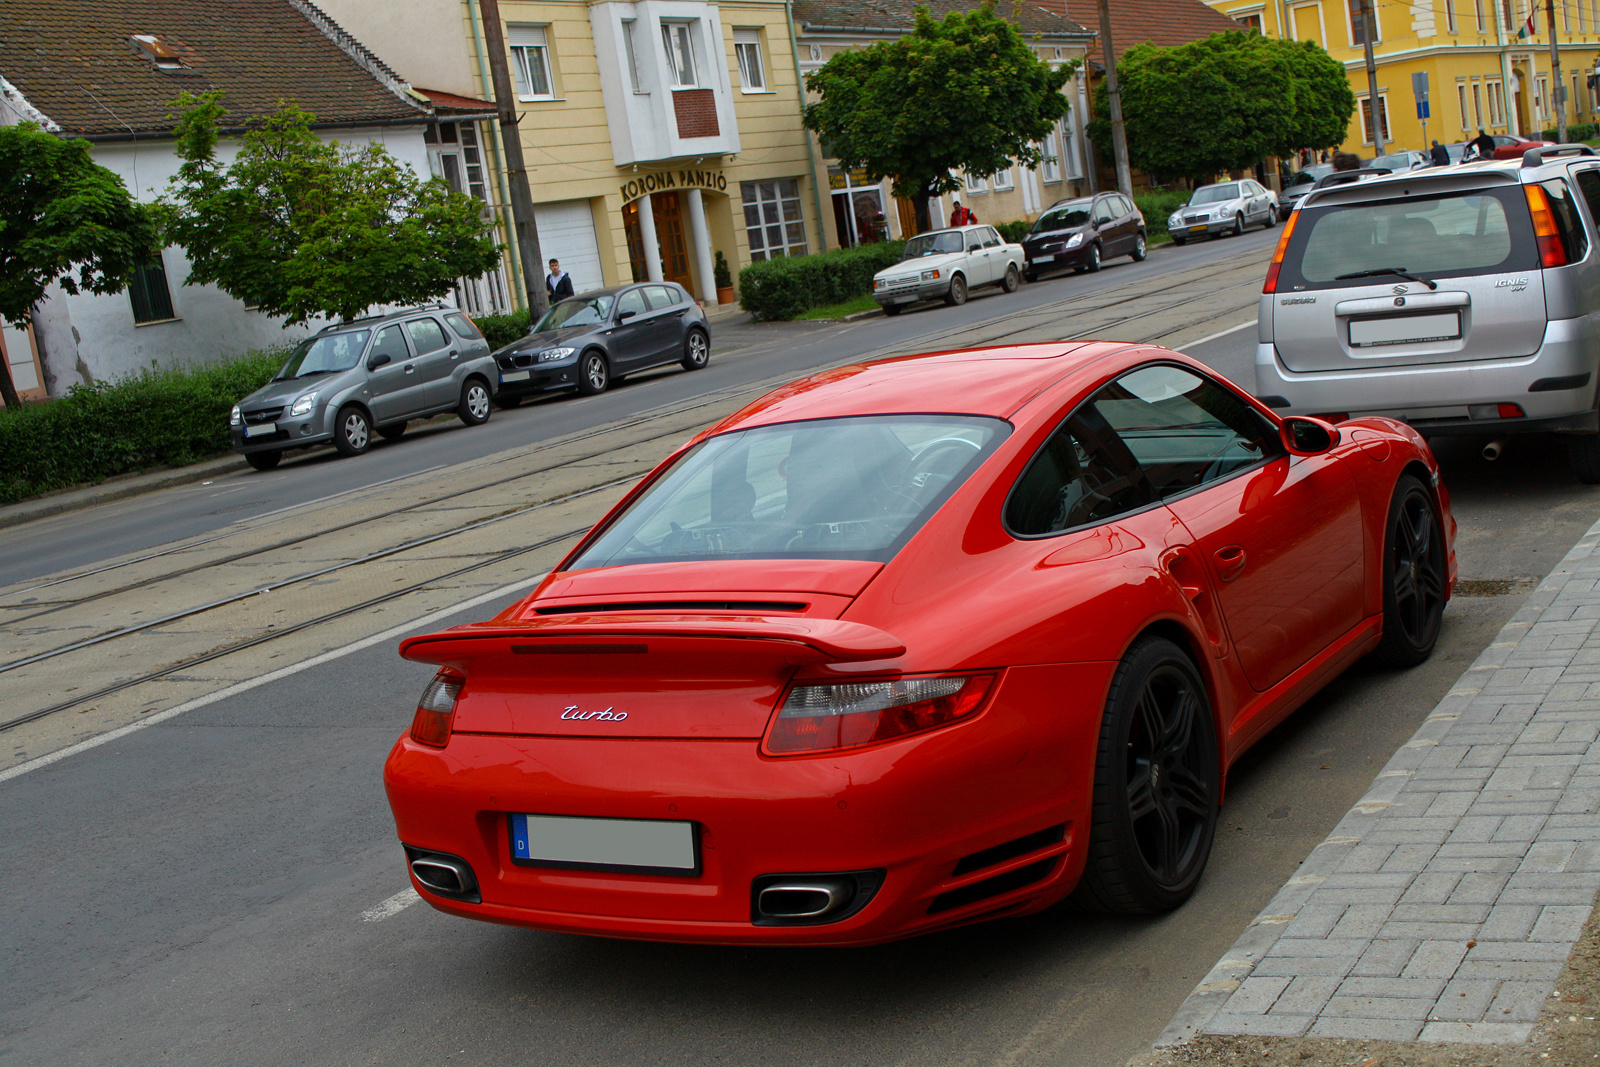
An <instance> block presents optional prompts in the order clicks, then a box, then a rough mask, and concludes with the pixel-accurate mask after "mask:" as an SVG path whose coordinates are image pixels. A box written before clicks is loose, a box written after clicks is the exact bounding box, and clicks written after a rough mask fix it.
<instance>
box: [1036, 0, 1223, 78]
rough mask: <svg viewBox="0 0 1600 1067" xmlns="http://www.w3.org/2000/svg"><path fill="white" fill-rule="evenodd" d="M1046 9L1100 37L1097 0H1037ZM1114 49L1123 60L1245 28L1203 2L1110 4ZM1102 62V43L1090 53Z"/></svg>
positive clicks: (1127, 0)
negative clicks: (1140, 48) (1139, 49)
mask: <svg viewBox="0 0 1600 1067" xmlns="http://www.w3.org/2000/svg"><path fill="white" fill-rule="evenodd" d="M1035 2H1036V3H1037V4H1038V5H1039V6H1040V7H1043V8H1048V9H1049V10H1051V11H1054V12H1056V13H1057V14H1059V15H1065V16H1066V17H1067V18H1070V19H1074V20H1076V21H1078V22H1081V23H1083V24H1084V25H1085V26H1087V27H1089V28H1090V29H1091V30H1093V31H1095V33H1096V34H1097V35H1098V34H1099V32H1100V5H1099V3H1098V2H1097V0H1035ZM1109 6H1110V9H1111V45H1112V47H1113V48H1114V49H1115V50H1116V53H1117V57H1118V58H1119V59H1120V58H1121V57H1122V53H1124V52H1126V51H1127V50H1128V49H1129V48H1131V47H1133V46H1134V45H1136V44H1145V43H1149V44H1159V45H1173V44H1187V43H1188V42H1190V41H1200V40H1204V39H1205V38H1207V37H1210V36H1211V35H1212V34H1213V33H1216V32H1217V31H1218V30H1237V29H1241V28H1242V27H1241V26H1240V25H1239V24H1238V23H1237V22H1235V21H1233V20H1232V19H1230V18H1229V17H1228V16H1226V15H1224V14H1222V13H1221V12H1219V11H1214V10H1212V9H1211V8H1209V7H1207V6H1206V5H1205V4H1203V3H1201V2H1200V0H1111V3H1110V5H1109ZM1089 59H1090V61H1091V62H1095V63H1098V62H1099V61H1100V42H1099V41H1096V42H1095V45H1094V48H1093V50H1092V51H1091V52H1090V53H1089Z"/></svg>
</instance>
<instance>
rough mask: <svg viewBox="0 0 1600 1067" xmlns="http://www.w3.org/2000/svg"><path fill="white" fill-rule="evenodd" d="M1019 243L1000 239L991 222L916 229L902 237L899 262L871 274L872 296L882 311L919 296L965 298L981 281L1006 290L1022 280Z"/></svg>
mask: <svg viewBox="0 0 1600 1067" xmlns="http://www.w3.org/2000/svg"><path fill="white" fill-rule="evenodd" d="M1023 262H1024V254H1023V251H1022V246H1021V245H1012V244H1006V242H1005V240H1004V239H1003V238H1001V236H1000V234H999V233H997V232H996V231H995V228H994V227H993V226H982V225H979V226H956V227H953V228H951V229H946V230H932V231H930V232H928V233H919V234H917V235H916V236H915V237H913V238H911V239H910V240H908V241H907V242H906V247H905V251H904V252H902V253H901V254H900V262H899V263H896V264H895V265H894V266H892V267H885V268H884V269H883V270H880V271H879V272H878V273H877V274H874V275H873V276H872V298H873V299H874V300H876V301H877V302H878V305H879V306H880V307H882V308H883V313H884V314H885V315H898V314H900V312H901V311H903V310H905V308H906V305H908V304H915V303H918V302H919V301H923V300H943V301H944V302H945V303H946V304H950V305H952V306H954V305H956V304H965V303H966V302H967V294H968V293H969V292H971V291H972V290H973V289H977V288H978V287H980V286H984V285H998V286H999V287H1000V288H1002V289H1004V290H1005V291H1006V292H1008V293H1014V292H1016V291H1017V286H1018V285H1020V284H1021V283H1022V266H1023Z"/></svg>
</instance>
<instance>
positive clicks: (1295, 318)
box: [1256, 145, 1600, 483]
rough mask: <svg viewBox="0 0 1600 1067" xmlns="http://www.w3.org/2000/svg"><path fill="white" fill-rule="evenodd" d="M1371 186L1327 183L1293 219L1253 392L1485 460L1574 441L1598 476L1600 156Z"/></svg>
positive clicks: (1592, 479)
mask: <svg viewBox="0 0 1600 1067" xmlns="http://www.w3.org/2000/svg"><path fill="white" fill-rule="evenodd" d="M1357 173H1359V172H1351V177H1352V178H1354V177H1355V176H1356V174H1357ZM1363 177H1365V178H1366V180H1352V181H1349V182H1345V183H1341V184H1328V183H1330V182H1335V181H1338V180H1339V179H1342V178H1343V175H1334V176H1330V177H1329V178H1326V179H1323V181H1321V182H1319V183H1318V185H1319V188H1317V189H1314V190H1313V191H1312V192H1310V193H1308V194H1307V195H1306V197H1305V198H1304V199H1303V200H1301V201H1300V204H1299V206H1298V207H1297V208H1296V209H1295V211H1294V212H1293V213H1292V214H1291V215H1290V216H1289V222H1288V225H1287V226H1286V227H1285V228H1284V232H1283V235H1282V237H1281V238H1280V239H1279V242H1278V247H1277V251H1276V252H1275V254H1274V255H1273V258H1272V262H1271V265H1270V266H1269V267H1268V269H1267V281H1266V285H1265V287H1264V288H1263V290H1262V296H1261V305H1260V314H1259V319H1258V322H1259V327H1258V330H1259V333H1258V341H1259V343H1258V345H1257V349H1256V394H1257V396H1259V397H1260V398H1261V400H1262V401H1263V402H1264V403H1266V404H1267V405H1268V406H1270V407H1272V408H1275V409H1277V410H1278V411H1280V412H1282V413H1284V414H1315V415H1321V416H1323V417H1327V418H1332V419H1334V420H1335V421H1339V420H1343V419H1345V418H1349V417H1354V416H1358V415H1387V416H1390V417H1392V418H1397V419H1402V420H1404V421H1406V422H1408V423H1410V424H1411V425H1412V426H1414V427H1416V428H1417V429H1418V430H1419V431H1421V432H1422V433H1423V434H1425V435H1429V436H1436V435H1441V434H1479V435H1484V436H1487V437H1489V438H1491V443H1490V445H1489V446H1488V448H1486V450H1485V454H1486V455H1490V456H1491V457H1492V456H1493V455H1498V453H1499V450H1500V447H1501V442H1500V440H1499V439H1500V438H1501V437H1502V436H1503V435H1505V434H1510V433H1523V432H1529V431H1554V432H1557V433H1562V434H1566V435H1569V436H1568V451H1569V455H1570V457H1571V461H1572V467H1573V471H1574V473H1575V474H1576V475H1577V476H1578V477H1579V478H1580V479H1581V480H1582V481H1584V482H1589V483H1600V414H1597V407H1596V387H1597V386H1600V250H1597V248H1596V241H1597V239H1600V238H1597V231H1596V220H1597V218H1600V157H1596V156H1595V155H1594V153H1593V152H1592V151H1590V149H1588V148H1587V147H1585V146H1583V145H1562V146H1549V147H1540V148H1534V149H1530V150H1529V151H1528V152H1527V153H1525V154H1524V156H1523V157H1522V159H1521V160H1495V161H1487V162H1483V163H1471V164H1466V165H1464V166H1459V167H1433V168H1429V169H1427V170H1415V171H1408V172H1406V173H1403V174H1393V175H1384V176H1379V177H1370V176H1366V175H1363ZM1324 185H1326V186H1327V187H1325V188H1324V187H1322V186H1324Z"/></svg>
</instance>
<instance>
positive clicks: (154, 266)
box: [128, 252, 177, 324]
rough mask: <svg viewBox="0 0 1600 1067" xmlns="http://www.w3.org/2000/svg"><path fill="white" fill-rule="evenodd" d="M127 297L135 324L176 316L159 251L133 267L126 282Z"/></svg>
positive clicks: (169, 318) (160, 320) (163, 320)
mask: <svg viewBox="0 0 1600 1067" xmlns="http://www.w3.org/2000/svg"><path fill="white" fill-rule="evenodd" d="M128 299H129V300H130V301H132V303H133V321H134V323H135V324H142V323H146V322H167V321H169V320H171V319H175V318H177V316H176V315H174V314H173V312H172V290H171V289H169V288H168V287H167V267H166V264H164V263H163V262H162V261H161V253H160V252H157V253H156V254H155V255H153V256H151V257H150V258H149V259H147V260H145V261H144V262H143V263H141V264H140V265H139V266H138V267H136V268H135V269H134V272H133V280H132V281H131V282H129V283H128Z"/></svg>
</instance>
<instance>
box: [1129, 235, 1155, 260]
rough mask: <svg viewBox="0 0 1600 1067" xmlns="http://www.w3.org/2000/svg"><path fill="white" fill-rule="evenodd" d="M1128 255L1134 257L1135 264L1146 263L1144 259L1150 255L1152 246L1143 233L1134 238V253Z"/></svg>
mask: <svg viewBox="0 0 1600 1067" xmlns="http://www.w3.org/2000/svg"><path fill="white" fill-rule="evenodd" d="M1128 254H1129V255H1130V256H1132V257H1133V261H1134V262H1135V263H1143V262H1144V257H1145V256H1148V255H1149V254H1150V245H1149V242H1147V241H1146V240H1145V239H1144V234H1142V233H1141V234H1140V235H1139V236H1138V237H1136V238H1134V241H1133V251H1132V252H1130V253H1128Z"/></svg>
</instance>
